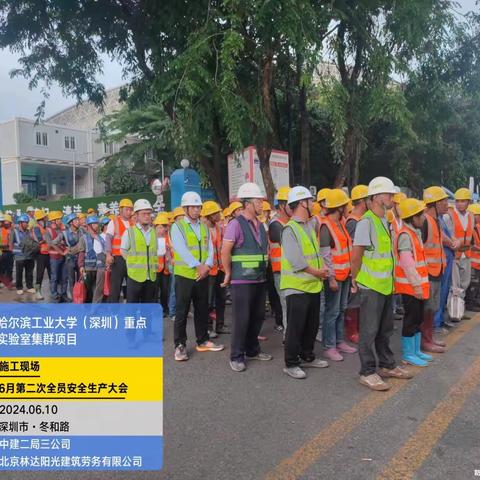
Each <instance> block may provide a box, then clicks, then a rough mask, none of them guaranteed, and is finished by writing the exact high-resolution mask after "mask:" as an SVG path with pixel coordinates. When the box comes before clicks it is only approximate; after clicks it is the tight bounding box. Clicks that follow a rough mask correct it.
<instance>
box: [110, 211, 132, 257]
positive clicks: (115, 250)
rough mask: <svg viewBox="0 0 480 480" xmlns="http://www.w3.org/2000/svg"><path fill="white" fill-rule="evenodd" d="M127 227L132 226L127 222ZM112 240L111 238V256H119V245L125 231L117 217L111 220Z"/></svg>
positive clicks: (123, 224)
mask: <svg viewBox="0 0 480 480" xmlns="http://www.w3.org/2000/svg"><path fill="white" fill-rule="evenodd" d="M128 223H129V225H130V226H132V222H131V221H130V220H129V221H128ZM113 228H114V230H113V231H114V233H113V238H112V255H117V256H120V255H121V254H122V253H121V252H120V245H121V244H122V236H123V232H125V230H126V229H127V227H126V226H125V223H123V220H121V219H120V218H119V217H115V218H114V219H113Z"/></svg>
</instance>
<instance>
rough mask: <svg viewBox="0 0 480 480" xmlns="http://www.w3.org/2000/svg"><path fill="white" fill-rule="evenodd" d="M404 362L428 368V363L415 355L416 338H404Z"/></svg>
mask: <svg viewBox="0 0 480 480" xmlns="http://www.w3.org/2000/svg"><path fill="white" fill-rule="evenodd" d="M402 360H403V361H404V362H406V363H409V364H410V365H415V366H416V367H426V366H427V365H428V362H427V361H425V360H422V359H421V358H420V357H417V356H416V355H415V337H414V336H413V337H402Z"/></svg>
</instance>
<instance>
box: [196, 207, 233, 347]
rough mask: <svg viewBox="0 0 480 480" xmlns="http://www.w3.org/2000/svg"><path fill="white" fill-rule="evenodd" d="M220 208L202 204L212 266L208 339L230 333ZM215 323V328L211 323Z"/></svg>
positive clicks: (209, 282)
mask: <svg viewBox="0 0 480 480" xmlns="http://www.w3.org/2000/svg"><path fill="white" fill-rule="evenodd" d="M221 211H222V210H221V208H220V205H219V204H218V203H217V202H213V201H211V200H208V201H206V202H204V203H203V206H202V211H201V216H202V218H203V220H204V222H205V225H206V226H207V227H208V229H209V230H210V238H211V239H212V245H213V265H212V268H211V269H210V272H209V277H208V311H209V313H208V333H209V336H210V338H217V337H218V335H219V334H227V333H230V330H229V329H228V328H227V327H226V326H225V297H226V292H225V289H224V288H222V287H221V285H222V283H223V281H224V280H225V271H224V269H223V265H222V255H221V252H222V243H223V227H222V225H221ZM214 322H215V328H214V326H213V323H214Z"/></svg>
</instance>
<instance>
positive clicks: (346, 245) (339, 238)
mask: <svg viewBox="0 0 480 480" xmlns="http://www.w3.org/2000/svg"><path fill="white" fill-rule="evenodd" d="M323 225H325V226H326V227H327V228H328V230H329V231H330V235H331V236H332V238H333V241H334V243H335V247H334V248H332V263H333V270H334V272H335V280H338V281H344V280H346V279H347V278H348V276H349V275H350V269H351V263H350V261H351V260H350V259H351V252H352V240H351V238H350V235H349V234H348V232H347V230H346V228H345V225H344V223H343V222H342V221H340V223H339V224H337V223H335V222H334V221H332V220H331V218H330V217H329V216H328V215H327V216H326V217H325V218H324V219H323Z"/></svg>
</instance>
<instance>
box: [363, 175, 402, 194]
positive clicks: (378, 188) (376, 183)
mask: <svg viewBox="0 0 480 480" xmlns="http://www.w3.org/2000/svg"><path fill="white" fill-rule="evenodd" d="M396 191H397V190H396V188H395V185H394V184H393V182H392V181H391V180H390V179H389V178H387V177H375V178H374V179H372V180H371V181H370V183H369V184H368V195H369V196H370V195H378V194H380V193H396Z"/></svg>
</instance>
